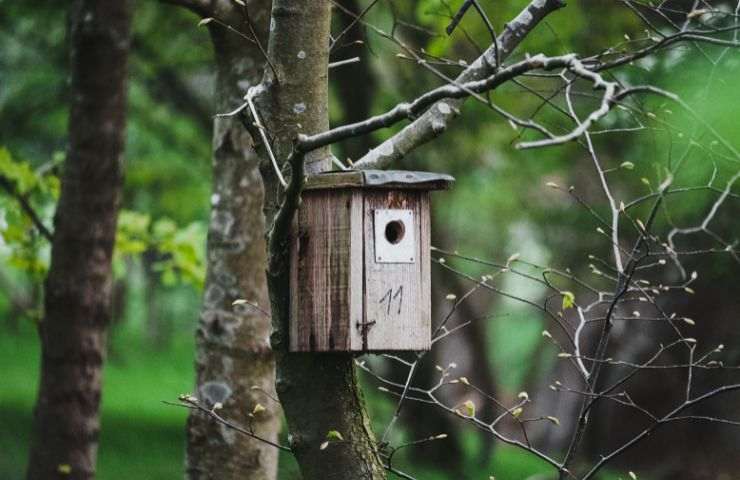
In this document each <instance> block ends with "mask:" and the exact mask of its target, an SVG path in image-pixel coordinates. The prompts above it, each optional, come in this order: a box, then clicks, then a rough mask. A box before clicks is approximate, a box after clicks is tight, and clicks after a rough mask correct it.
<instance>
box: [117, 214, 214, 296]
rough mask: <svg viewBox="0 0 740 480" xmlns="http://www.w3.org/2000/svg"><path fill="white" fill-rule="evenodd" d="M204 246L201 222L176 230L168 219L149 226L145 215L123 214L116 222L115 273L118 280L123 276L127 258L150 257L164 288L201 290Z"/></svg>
mask: <svg viewBox="0 0 740 480" xmlns="http://www.w3.org/2000/svg"><path fill="white" fill-rule="evenodd" d="M204 245H205V226H204V225H203V224H202V223H200V222H192V223H191V224H189V225H187V226H186V227H184V228H178V226H177V224H176V223H175V222H174V221H172V220H170V219H168V218H160V219H157V220H156V221H154V222H152V219H151V217H150V216H149V215H147V214H143V213H139V212H133V211H129V210H124V211H122V212H121V213H120V215H119V218H118V232H117V235H116V249H115V253H116V258H115V261H116V263H115V265H116V271H117V273H118V275H119V276H122V275H123V274H124V273H125V270H124V265H125V263H124V260H126V259H127V258H131V257H136V256H140V255H151V256H153V257H154V258H156V260H155V261H154V262H153V270H154V271H156V272H159V273H160V274H161V279H162V283H163V284H164V285H165V286H172V285H174V284H176V283H185V284H189V285H192V286H194V287H196V288H197V289H200V288H202V287H203V282H204V281H205V261H204Z"/></svg>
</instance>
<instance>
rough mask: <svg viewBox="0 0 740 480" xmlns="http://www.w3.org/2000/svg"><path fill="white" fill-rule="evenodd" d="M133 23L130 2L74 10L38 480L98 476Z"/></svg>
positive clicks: (89, 0)
mask: <svg viewBox="0 0 740 480" xmlns="http://www.w3.org/2000/svg"><path fill="white" fill-rule="evenodd" d="M130 20H131V3H130V2H129V1H128V0H97V1H95V0H78V1H75V2H73V3H72V4H71V9H70V37H71V43H70V49H71V80H72V83H71V93H70V99H71V110H70V115H69V147H68V150H67V159H66V161H65V164H64V173H63V176H62V192H61V196H60V198H59V203H58V205H57V209H56V214H55V217H54V236H53V242H52V247H51V266H50V268H49V273H48V275H47V278H46V283H45V303H44V307H45V312H44V318H43V320H42V321H41V323H40V324H39V335H40V337H41V381H40V386H39V393H38V399H37V403H36V409H35V412H34V422H33V433H32V441H31V451H30V458H29V464H28V472H27V478H28V479H30V480H41V479H44V480H49V479H55V478H59V479H62V478H63V479H69V480H81V479H91V478H94V477H95V461H96V456H97V447H98V435H99V432H100V414H99V407H100V396H101V387H102V374H103V362H104V360H105V356H106V334H107V329H108V325H109V322H110V319H111V308H112V306H111V289H112V279H111V257H112V254H113V243H114V239H115V234H116V223H117V219H118V209H119V205H120V198H121V188H122V180H123V161H122V154H123V149H124V144H125V142H124V139H125V134H124V131H125V126H126V80H127V76H128V55H129V44H130V23H131V22H130Z"/></svg>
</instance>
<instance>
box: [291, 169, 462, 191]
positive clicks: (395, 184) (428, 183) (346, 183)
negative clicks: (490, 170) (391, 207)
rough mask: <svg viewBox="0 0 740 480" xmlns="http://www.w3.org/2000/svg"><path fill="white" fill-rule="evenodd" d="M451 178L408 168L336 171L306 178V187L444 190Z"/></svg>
mask: <svg viewBox="0 0 740 480" xmlns="http://www.w3.org/2000/svg"><path fill="white" fill-rule="evenodd" d="M454 181H455V179H454V178H453V177H452V176H451V175H447V174H445V173H434V172H412V171H408V170H337V171H331V172H324V173H319V174H316V175H311V176H309V177H307V178H306V183H305V186H304V188H305V189H306V190H322V189H341V188H375V189H388V190H390V189H404V190H409V189H411V190H444V189H446V188H448V187H449V186H450V184H451V183H452V182H454Z"/></svg>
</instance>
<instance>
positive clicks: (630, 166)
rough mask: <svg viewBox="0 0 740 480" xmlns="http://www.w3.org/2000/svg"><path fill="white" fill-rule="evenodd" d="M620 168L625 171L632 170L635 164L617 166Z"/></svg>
mask: <svg viewBox="0 0 740 480" xmlns="http://www.w3.org/2000/svg"><path fill="white" fill-rule="evenodd" d="M619 167H620V168H624V169H625V170H634V169H635V164H634V163H632V162H622V163H621V165H619Z"/></svg>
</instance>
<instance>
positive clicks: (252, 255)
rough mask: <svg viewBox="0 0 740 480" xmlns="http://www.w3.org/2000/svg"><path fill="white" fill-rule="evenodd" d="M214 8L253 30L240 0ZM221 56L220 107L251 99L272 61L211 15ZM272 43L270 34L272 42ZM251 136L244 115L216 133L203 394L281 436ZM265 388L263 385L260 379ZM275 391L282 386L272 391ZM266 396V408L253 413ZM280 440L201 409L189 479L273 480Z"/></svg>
mask: <svg viewBox="0 0 740 480" xmlns="http://www.w3.org/2000/svg"><path fill="white" fill-rule="evenodd" d="M269 4H270V3H269V1H260V2H254V1H253V2H250V3H249V14H250V18H251V20H252V23H253V25H254V26H255V28H256V29H258V30H259V33H260V34H261V36H262V41H263V42H264V41H265V39H266V32H267V26H268V25H269V18H268V14H269ZM220 7H221V10H220V11H217V12H212V14H214V15H215V16H217V17H218V18H219V19H220V20H222V21H224V22H227V23H228V24H229V25H231V26H233V27H234V28H238V29H239V30H241V31H247V32H248V27H247V26H246V25H245V24H244V17H242V14H243V11H242V10H241V7H240V6H239V5H238V4H237V3H235V2H229V3H228V4H224V3H221V4H220ZM210 27H211V38H212V41H213V45H214V51H215V56H216V63H217V71H216V75H217V77H216V103H217V109H218V112H226V111H231V110H233V109H234V108H236V107H238V106H239V105H241V104H242V103H243V101H244V100H243V97H244V95H245V93H246V91H247V88H248V87H249V86H250V85H252V84H254V82H256V81H258V80H259V74H260V73H261V71H262V65H263V64H264V61H263V58H262V55H261V54H260V52H259V50H258V48H257V47H256V45H254V44H252V43H249V42H247V41H246V40H245V39H243V38H242V37H240V36H238V35H236V34H234V33H233V32H231V31H228V30H226V29H224V28H223V27H222V26H219V25H216V24H211V25H210ZM265 43H266V42H265ZM258 163H259V161H258V158H257V155H256V154H255V153H254V148H253V147H252V139H251V137H250V135H249V134H248V133H247V132H246V131H245V130H244V127H243V126H242V125H241V123H240V122H239V121H238V119H237V118H236V117H230V118H223V117H219V118H216V120H215V121H214V133H213V187H212V195H211V207H212V210H211V217H210V222H209V230H208V246H207V252H208V253H207V275H206V283H205V291H204V297H203V307H202V310H201V315H200V322H199V326H198V329H197V332H196V361H195V363H196V393H197V396H198V398H199V399H200V400H201V401H202V402H204V403H205V404H206V405H209V406H213V405H214V404H216V403H221V404H222V405H223V410H222V411H221V412H220V413H222V414H223V415H224V416H225V417H226V418H229V419H230V420H233V421H235V422H236V423H239V424H241V425H244V426H250V425H251V427H252V428H253V429H254V432H255V433H256V434H257V435H259V436H260V437H263V438H266V439H270V440H272V441H276V439H277V434H278V431H279V429H280V415H279V407H278V406H277V405H275V404H274V403H273V402H272V401H271V400H270V398H269V397H268V396H267V395H266V394H265V392H268V393H271V392H274V378H275V367H274V360H273V356H272V353H271V351H270V347H269V343H268V342H269V335H270V329H271V326H270V319H269V318H268V317H267V316H266V315H264V314H263V313H261V312H260V311H259V310H257V309H255V308H253V307H250V306H249V305H239V306H237V307H234V306H232V303H233V302H234V300H238V299H246V300H249V301H250V302H256V303H258V304H259V305H260V306H262V307H263V308H266V307H267V305H268V302H267V288H266V282H265V273H264V272H265V264H266V262H265V243H264V237H263V235H264V230H265V227H264V219H263V216H262V214H261V207H262V200H263V193H262V185H261V181H260V177H259V170H258ZM254 387H257V388H254ZM271 396H273V397H274V394H271ZM257 403H259V404H261V405H263V406H264V407H266V409H267V410H266V411H263V412H261V413H259V414H257V415H255V418H254V419H252V418H251V417H250V416H249V414H250V413H251V412H252V411H253V409H254V407H255V405H256V404H257ZM277 460H278V451H277V449H275V448H273V447H271V446H269V445H266V444H264V443H261V442H259V441H257V440H254V439H251V438H249V437H247V436H244V435H241V434H239V433H237V432H235V431H233V430H230V429H229V428H227V427H224V426H223V425H220V424H218V423H216V422H214V421H213V420H212V419H210V418H208V417H207V416H204V415H203V414H201V413H199V412H193V413H191V415H190V418H189V419H188V426H187V467H186V468H187V477H188V478H190V479H219V480H228V479H237V478H240V479H243V478H248V479H250V480H272V479H274V478H275V476H276V474H277Z"/></svg>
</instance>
